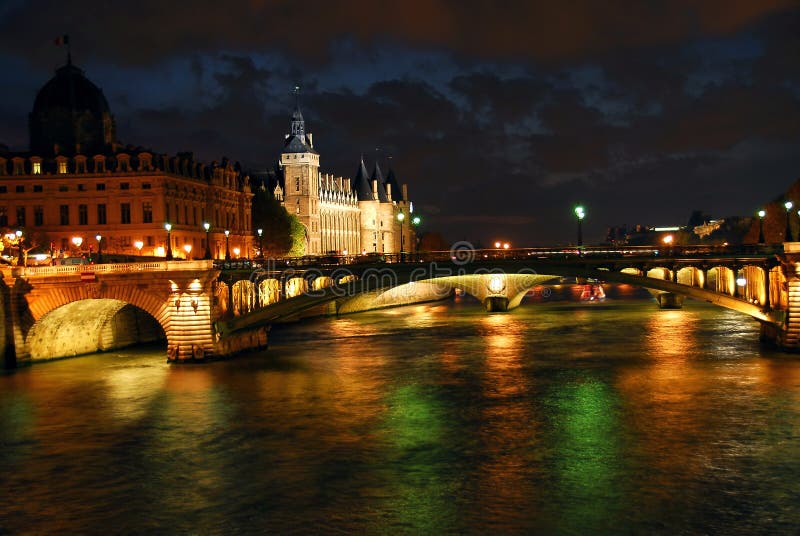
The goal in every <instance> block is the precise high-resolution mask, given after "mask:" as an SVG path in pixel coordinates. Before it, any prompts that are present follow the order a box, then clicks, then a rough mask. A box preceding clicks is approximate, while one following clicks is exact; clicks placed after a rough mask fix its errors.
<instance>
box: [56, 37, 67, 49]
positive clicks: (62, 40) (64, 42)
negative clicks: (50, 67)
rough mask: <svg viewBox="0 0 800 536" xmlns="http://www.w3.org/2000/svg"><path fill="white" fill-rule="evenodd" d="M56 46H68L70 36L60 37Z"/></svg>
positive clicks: (57, 38)
mask: <svg viewBox="0 0 800 536" xmlns="http://www.w3.org/2000/svg"><path fill="white" fill-rule="evenodd" d="M55 44H56V46H61V45H68V44H69V36H68V35H60V36H58V37H56V40H55Z"/></svg>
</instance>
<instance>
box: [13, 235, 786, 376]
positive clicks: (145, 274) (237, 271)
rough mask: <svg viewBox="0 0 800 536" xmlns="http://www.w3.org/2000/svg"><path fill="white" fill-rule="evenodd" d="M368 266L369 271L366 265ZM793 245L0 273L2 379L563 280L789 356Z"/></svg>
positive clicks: (205, 354) (234, 345) (499, 306)
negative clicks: (632, 295)
mask: <svg viewBox="0 0 800 536" xmlns="http://www.w3.org/2000/svg"><path fill="white" fill-rule="evenodd" d="M364 261H367V262H364ZM798 267H800V243H787V244H783V245H778V246H770V247H766V246H761V247H758V246H752V247H745V248H721V247H693V248H624V249H607V248H581V249H557V250H556V249H518V250H494V249H492V250H471V249H466V250H457V251H449V252H434V253H427V254H419V255H417V254H414V255H411V254H404V255H403V256H402V257H401V256H397V255H395V256H388V257H375V256H366V257H365V256H351V257H318V258H303V259H282V260H278V261H268V262H264V263H255V262H249V261H233V262H223V263H220V262H212V261H162V262H150V263H130V264H101V265H78V266H49V267H34V268H25V267H18V268H13V269H4V271H3V282H4V284H3V285H2V290H3V294H2V295H3V305H4V307H3V311H4V313H5V314H4V316H5V330H4V332H3V334H4V340H3V341H0V342H2V343H3V346H4V348H5V362H6V366H14V365H15V364H17V363H25V362H28V361H34V360H38V359H47V358H53V357H64V356H70V355H79V354H82V353H89V352H94V351H98V350H107V349H112V348H116V347H120V346H124V345H127V344H134V343H137V342H146V341H148V340H157V339H166V342H167V353H168V359H169V360H170V361H175V362H182V361H187V360H194V361H200V360H205V359H208V358H211V357H221V356H226V355H230V354H233V353H236V352H238V351H240V350H245V349H250V348H258V347H263V346H265V345H266V342H267V332H268V330H269V327H270V325H272V324H274V323H276V322H285V321H289V320H293V319H297V318H300V317H302V316H308V315H313V314H345V313H350V312H357V311H364V310H370V309H375V308H380V307H391V306H397V305H404V304H410V303H419V302H422V301H431V300H437V299H442V298H444V297H447V296H448V295H450V294H451V293H452V292H453V291H454V290H456V289H457V290H461V291H463V292H466V293H468V294H470V295H472V296H474V297H475V298H477V299H478V300H479V301H481V303H483V304H484V305H485V307H486V309H487V310H488V311H507V310H510V309H513V308H515V307H517V306H518V305H519V304H520V302H521V300H522V299H523V297H524V295H525V294H526V293H527V292H528V290H530V289H531V288H533V287H535V286H537V285H542V284H545V283H547V282H550V281H553V280H554V279H559V278H562V277H576V278H579V279H587V280H597V281H603V282H616V283H627V284H632V285H637V286H641V287H645V288H647V289H649V290H650V291H651V293H652V294H653V295H654V297H655V298H656V300H657V301H658V303H659V305H660V306H662V307H680V306H681V304H682V301H683V297H685V296H688V297H691V298H695V299H698V300H704V301H708V302H711V303H715V304H718V305H720V306H722V307H726V308H729V309H734V310H736V311H739V312H741V313H744V314H747V315H749V316H752V317H753V318H755V319H757V320H758V321H759V322H760V323H761V326H762V337H763V338H764V339H768V340H772V341H774V342H775V343H776V344H777V345H779V346H780V347H782V348H785V349H790V350H791V349H797V348H798V347H800V276H798Z"/></svg>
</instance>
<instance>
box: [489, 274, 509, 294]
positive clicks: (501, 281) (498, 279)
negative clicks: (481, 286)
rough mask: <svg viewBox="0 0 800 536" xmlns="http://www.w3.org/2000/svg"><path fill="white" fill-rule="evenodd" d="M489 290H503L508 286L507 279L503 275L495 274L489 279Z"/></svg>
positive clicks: (496, 291)
mask: <svg viewBox="0 0 800 536" xmlns="http://www.w3.org/2000/svg"><path fill="white" fill-rule="evenodd" d="M488 287H489V290H490V291H491V292H494V293H499V292H502V291H503V289H504V288H506V281H505V278H504V277H503V276H502V275H493V276H492V277H491V279H489V285H488Z"/></svg>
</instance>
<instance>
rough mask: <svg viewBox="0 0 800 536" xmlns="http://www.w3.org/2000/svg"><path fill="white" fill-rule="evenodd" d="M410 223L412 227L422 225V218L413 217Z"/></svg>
mask: <svg viewBox="0 0 800 536" xmlns="http://www.w3.org/2000/svg"><path fill="white" fill-rule="evenodd" d="M411 223H413V224H414V225H419V224H420V223H422V218H420V217H419V216H414V218H413V219H412V220H411Z"/></svg>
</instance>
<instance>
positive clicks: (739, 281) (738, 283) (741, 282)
mask: <svg viewBox="0 0 800 536" xmlns="http://www.w3.org/2000/svg"><path fill="white" fill-rule="evenodd" d="M736 284H737V285H739V286H740V287H743V286H745V285H746V284H747V279H745V278H744V277H740V278H739V279H737V280H736Z"/></svg>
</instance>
